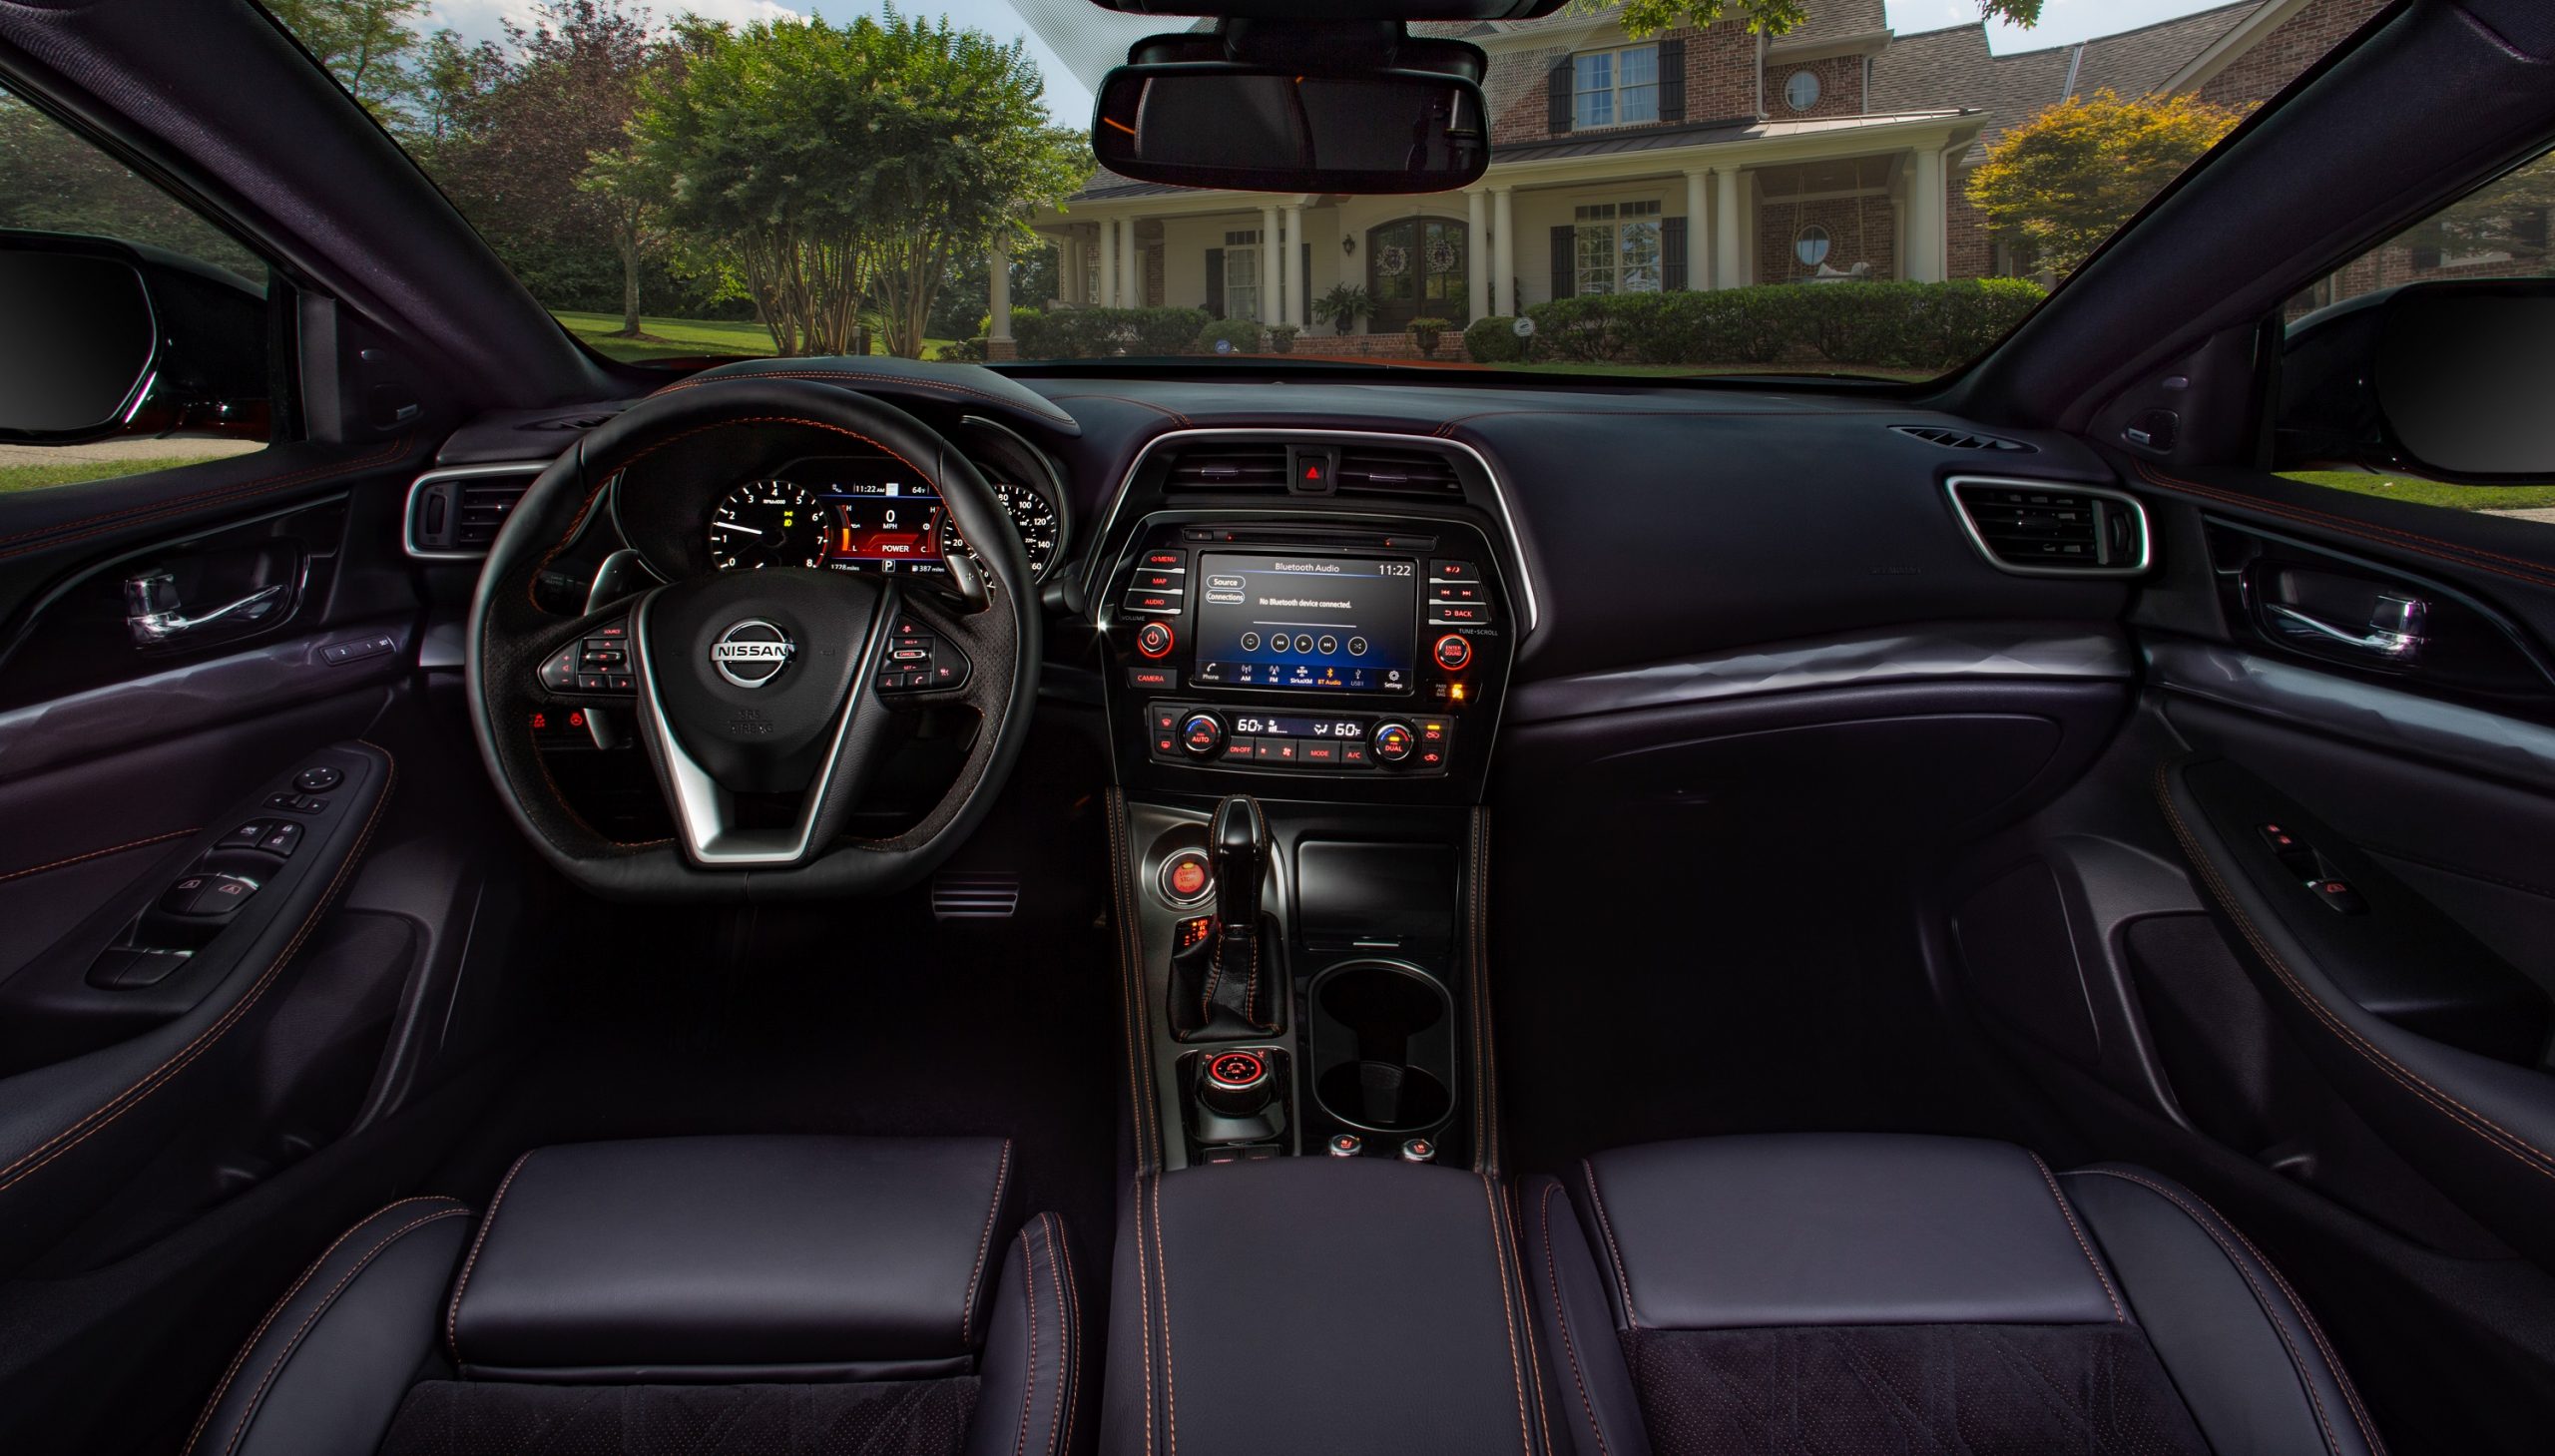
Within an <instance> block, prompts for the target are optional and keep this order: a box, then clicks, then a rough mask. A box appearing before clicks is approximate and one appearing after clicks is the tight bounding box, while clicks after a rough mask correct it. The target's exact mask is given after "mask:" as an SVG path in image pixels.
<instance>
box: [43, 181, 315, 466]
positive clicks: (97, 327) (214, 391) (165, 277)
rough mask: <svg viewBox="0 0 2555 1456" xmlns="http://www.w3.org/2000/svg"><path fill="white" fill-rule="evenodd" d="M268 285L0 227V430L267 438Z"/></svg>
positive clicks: (125, 247) (146, 254)
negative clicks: (262, 287) (260, 287)
mask: <svg viewBox="0 0 2555 1456" xmlns="http://www.w3.org/2000/svg"><path fill="white" fill-rule="evenodd" d="M265 308H266V300H265V297H264V295H263V294H262V293H261V292H260V291H258V290H257V289H256V288H255V287H254V286H252V285H250V284H249V283H248V282H246V281H245V280H243V279H241V278H238V277H236V276H234V275H233V274H231V273H228V272H225V271H223V270H221V269H219V268H214V267H211V266H208V265H206V264H204V263H200V262H197V261H195V260H194V259H192V258H188V257H185V256H182V255H180V254H177V253H173V252H167V251H163V250H162V249H159V248H155V247H143V246H139V245H137V244H132V243H119V242H116V241H114V240H112V239H105V238H86V237H76V236H72V235H68V234H58V233H27V232H14V231H8V230H0V441H6V442H11V443H21V444H39V445H69V444H79V443H81V442H83V441H88V440H100V439H106V438H108V437H110V436H115V435H162V434H193V435H228V436H235V437H247V438H256V439H262V438H264V437H265V432H266V428H267V424H268V406H267V403H266V399H267V395H268V392H269V381H268V379H267V377H266V361H265V337H266V319H265Z"/></svg>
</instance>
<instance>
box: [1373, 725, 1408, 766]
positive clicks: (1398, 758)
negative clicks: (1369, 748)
mask: <svg viewBox="0 0 2555 1456" xmlns="http://www.w3.org/2000/svg"><path fill="white" fill-rule="evenodd" d="M1371 741H1372V743H1373V744H1374V749H1375V756H1376V757H1377V758H1378V759H1380V760H1382V761H1384V762H1386V763H1399V762H1402V761H1403V760H1405V759H1407V758H1408V757H1410V755H1411V754H1412V753H1414V752H1417V751H1418V749H1419V734H1418V733H1417V732H1415V731H1413V730H1412V728H1411V727H1410V725H1409V724H1406V723H1396V722H1394V721H1393V720H1391V719H1386V720H1384V721H1383V722H1382V723H1379V724H1377V725H1375V731H1374V734H1373V737H1372V738H1371Z"/></svg>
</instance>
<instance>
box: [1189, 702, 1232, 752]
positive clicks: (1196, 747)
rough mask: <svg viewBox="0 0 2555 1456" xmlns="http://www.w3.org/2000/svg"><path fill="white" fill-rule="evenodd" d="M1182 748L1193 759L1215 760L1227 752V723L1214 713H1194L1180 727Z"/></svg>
mask: <svg viewBox="0 0 2555 1456" xmlns="http://www.w3.org/2000/svg"><path fill="white" fill-rule="evenodd" d="M1180 746H1181V748H1182V749H1183V750H1184V751H1186V752H1187V753H1188V754H1189V756H1190V757H1192V758H1213V757H1215V756H1216V755H1217V754H1218V753H1221V752H1223V751H1224V750H1225V721H1224V720H1223V719H1221V718H1218V717H1217V716H1216V715H1214V714H1212V713H1193V714H1191V715H1189V719H1188V721H1187V722H1185V723H1183V724H1182V725H1181V726H1180Z"/></svg>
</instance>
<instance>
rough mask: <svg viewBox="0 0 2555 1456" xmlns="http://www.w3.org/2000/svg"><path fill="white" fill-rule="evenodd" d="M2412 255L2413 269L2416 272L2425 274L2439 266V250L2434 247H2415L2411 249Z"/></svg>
mask: <svg viewBox="0 0 2555 1456" xmlns="http://www.w3.org/2000/svg"><path fill="white" fill-rule="evenodd" d="M2412 254H2413V256H2412V264H2413V269H2414V271H2416V272H2425V273H2426V272H2429V271H2431V270H2432V269H2434V268H2437V267H2438V266H2439V258H2440V250H2439V249H2438V248H2436V247H2416V248H2413V249H2412Z"/></svg>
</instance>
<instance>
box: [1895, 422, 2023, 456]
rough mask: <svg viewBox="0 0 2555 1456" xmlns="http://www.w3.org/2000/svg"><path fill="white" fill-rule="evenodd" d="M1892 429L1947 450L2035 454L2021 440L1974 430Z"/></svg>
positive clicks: (1911, 426) (1905, 426) (1920, 426)
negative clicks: (2003, 437) (2003, 451)
mask: <svg viewBox="0 0 2555 1456" xmlns="http://www.w3.org/2000/svg"><path fill="white" fill-rule="evenodd" d="M1890 428H1891V429H1893V430H1896V431H1898V432H1899V433H1900V434H1902V435H1913V436H1915V437H1916V438H1917V439H1920V440H1923V441H1924V442H1925V443H1926V444H1928V445H1940V446H1942V447H1943V448H1944V449H1946V450H2005V451H2010V452H2012V453H2014V454H2018V455H2029V454H2032V453H2033V452H2034V447H2033V446H2030V445H2026V444H2024V443H2023V442H2022V441H2020V440H2007V439H2002V438H1999V437H1998V436H1995V435H1982V434H1979V433H1977V432H1976V431H1974V430H1954V429H1946V428H1944V427H1943V426H1941V425H1891V426H1890Z"/></svg>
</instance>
